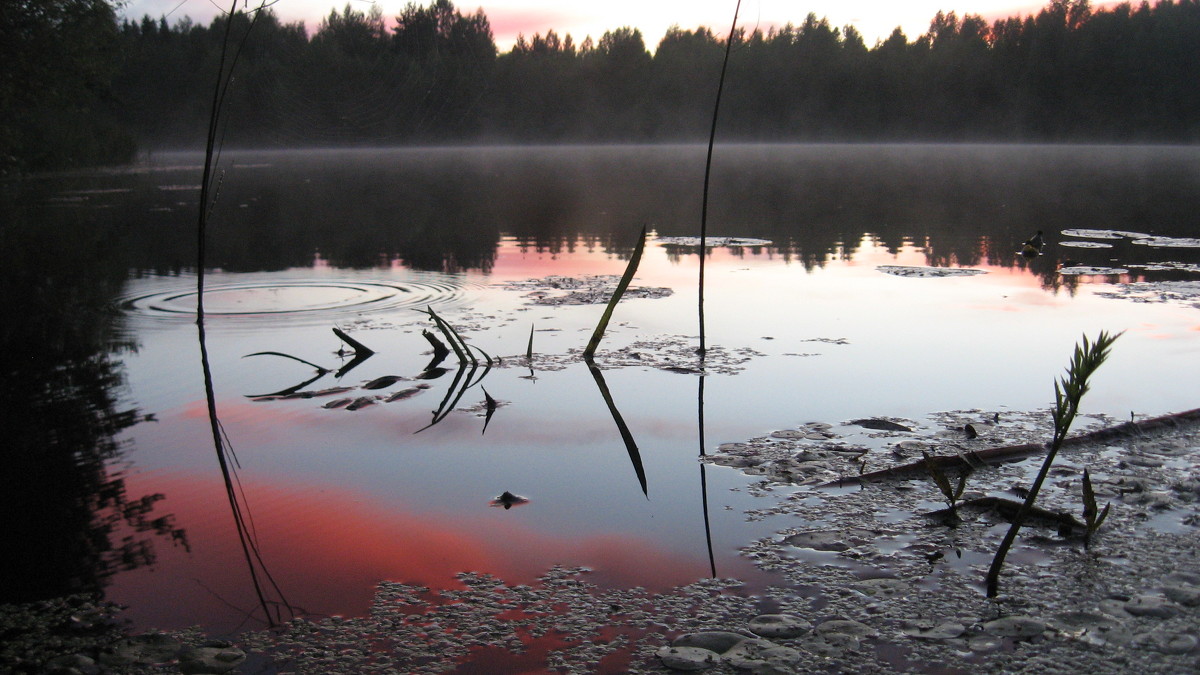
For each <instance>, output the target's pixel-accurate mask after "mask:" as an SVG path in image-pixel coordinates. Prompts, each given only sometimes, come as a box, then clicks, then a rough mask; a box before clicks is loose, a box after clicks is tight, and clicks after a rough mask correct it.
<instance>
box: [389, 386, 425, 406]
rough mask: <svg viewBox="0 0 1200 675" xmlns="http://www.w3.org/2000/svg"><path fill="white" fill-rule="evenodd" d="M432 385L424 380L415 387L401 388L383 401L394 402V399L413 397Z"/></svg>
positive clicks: (401, 399)
mask: <svg viewBox="0 0 1200 675" xmlns="http://www.w3.org/2000/svg"><path fill="white" fill-rule="evenodd" d="M430 386H431V385H429V384H426V383H424V382H422V383H421V384H418V385H417V386H415V387H408V388H406V389H401V390H400V391H398V392H395V393H394V394H392V395H391V396H388V397H387V398H385V399H383V402H384V403H392V402H394V401H403V400H404V399H408V398H412V397H413V396H416V395H417V394H419V393H421V392H422V391H425V390H426V389H429V388H430Z"/></svg>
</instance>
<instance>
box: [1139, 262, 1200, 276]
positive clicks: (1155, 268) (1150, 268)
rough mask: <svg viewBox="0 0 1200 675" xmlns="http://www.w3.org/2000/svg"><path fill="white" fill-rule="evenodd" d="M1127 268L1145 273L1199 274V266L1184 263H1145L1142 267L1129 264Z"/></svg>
mask: <svg viewBox="0 0 1200 675" xmlns="http://www.w3.org/2000/svg"><path fill="white" fill-rule="evenodd" d="M1129 266H1130V267H1131V268H1133V269H1138V270H1146V271H1147V272H1174V271H1179V272H1196V273H1200V264H1197V263H1184V262H1174V261H1168V262H1154V263H1146V264H1144V265H1138V264H1132V263H1131V264H1130V265H1129Z"/></svg>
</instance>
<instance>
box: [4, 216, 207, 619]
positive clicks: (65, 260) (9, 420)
mask: <svg viewBox="0 0 1200 675" xmlns="http://www.w3.org/2000/svg"><path fill="white" fill-rule="evenodd" d="M7 197H8V195H5V198H0V221H2V222H3V223H4V226H3V228H0V250H4V251H6V256H5V261H4V264H2V265H0V286H2V287H3V288H4V292H3V293H0V315H2V316H4V317H5V318H4V321H3V327H2V328H0V355H2V356H0V359H2V362H3V365H4V374H5V383H4V385H3V386H2V387H0V407H2V408H3V410H4V415H5V420H6V424H5V432H6V435H5V443H4V455H3V457H4V465H5V466H4V469H5V475H6V476H7V478H8V479H7V480H5V481H4V485H3V489H2V490H0V512H3V513H4V514H5V524H6V530H7V532H6V540H5V544H4V546H5V560H6V572H7V574H8V578H9V579H10V580H12V581H13V583H6V584H4V585H3V590H0V602H5V603H7V602H26V601H32V600H42V599H47V598H51V597H56V596H60V595H65V594H69V593H100V592H102V591H103V589H104V588H105V587H106V586H107V584H108V583H109V581H110V579H111V577H112V576H113V575H114V574H115V573H116V572H118V571H121V570H130V569H134V568H139V567H146V566H150V565H153V564H154V563H155V561H156V559H157V554H158V547H160V546H162V545H164V544H166V545H168V546H178V547H181V548H184V549H187V548H188V546H189V540H188V536H187V533H186V530H185V529H184V528H183V527H180V526H179V525H177V523H176V521H175V518H174V517H173V516H172V515H171V514H169V513H162V512H161V510H160V509H159V502H161V501H162V500H163V499H164V495H163V494H162V493H150V494H145V495H142V496H137V494H136V493H133V494H131V493H130V491H129V488H128V487H127V483H126V478H125V476H124V473H123V471H122V469H121V468H120V465H121V462H122V460H123V458H124V455H125V453H126V450H127V447H126V446H125V445H124V444H123V443H122V441H121V440H120V437H121V435H122V433H123V432H125V431H126V430H128V429H130V428H132V427H134V426H135V425H139V424H153V423H154V422H155V416H154V414H153V413H145V412H143V411H142V410H140V409H138V408H136V407H133V406H130V405H129V404H128V403H126V402H124V401H122V399H121V390H122V387H123V385H124V372H123V369H122V366H121V364H120V358H121V356H122V355H124V354H130V353H133V352H135V351H136V350H137V349H138V345H137V343H136V342H134V341H133V340H131V339H128V338H126V337H123V336H122V335H120V333H118V332H117V331H115V330H114V329H113V319H114V313H113V312H112V311H111V301H112V299H113V298H114V297H115V296H117V295H118V294H119V293H120V290H121V286H122V284H123V282H124V278H125V270H124V269H123V268H122V267H121V266H120V265H114V264H113V263H112V261H111V260H110V259H109V257H108V255H107V254H108V252H109V250H111V246H112V242H111V241H110V240H109V234H108V233H106V232H102V231H101V232H98V231H96V230H95V229H94V227H93V223H91V222H90V219H89V218H86V217H76V218H64V219H63V220H62V221H60V222H59V223H57V224H56V226H55V227H47V225H46V223H44V222H43V221H41V220H40V219H39V218H38V217H37V216H36V213H37V212H36V210H35V209H32V208H29V207H28V205H27V204H24V203H20V202H18V201H15V200H11V199H8V198H7Z"/></svg>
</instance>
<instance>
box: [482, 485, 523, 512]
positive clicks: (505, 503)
mask: <svg viewBox="0 0 1200 675" xmlns="http://www.w3.org/2000/svg"><path fill="white" fill-rule="evenodd" d="M528 503H529V499H528V498H526V497H522V496H520V495H514V494H513V493H511V492H509V491H508V490H505V491H504V492H503V493H502V494H501V495H500V496H499V497H496V498H495V499H493V500H492V501H490V502H488V506H496V507H503V508H504V509H505V510H506V511H507V510H508V509H511V508H512V507H514V506H524V505H526V504H528Z"/></svg>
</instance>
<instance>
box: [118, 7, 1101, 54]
mask: <svg viewBox="0 0 1200 675" xmlns="http://www.w3.org/2000/svg"><path fill="white" fill-rule="evenodd" d="M241 1H244V0H239V2H241ZM378 3H379V4H380V6H381V8H382V9H383V14H384V16H385V17H389V18H390V17H393V16H395V15H396V14H398V13H399V12H400V10H401V9H402V8H403V7H404V5H405V4H407V0H378ZM252 4H253V0H252ZM371 4H372V3H371V2H368V1H367V0H352V2H351V5H352V6H354V7H356V8H360V9H363V10H367V9H369V7H370V5H371ZM418 4H421V5H428V4H429V1H428V0H423V1H421V2H418ZM1045 4H1046V2H1033V3H1030V2H1022V1H1021V0H808V2H795V1H794V0H792V1H785V0H745V1H744V2H743V3H742V9H741V14H740V16H739V19H738V24H739V25H740V26H745V27H748V28H751V29H753V28H754V27H756V26H758V27H762V28H764V29H766V28H769V27H770V26H773V25H783V24H785V23H787V22H789V21H790V22H792V23H795V24H799V23H800V22H802V21H803V20H804V17H805V15H807V14H808V13H809V12H813V13H815V14H816V15H817V16H818V17H826V18H828V19H829V22H830V23H831V24H833V25H834V26H839V27H840V26H845V25H847V24H853V25H854V26H855V27H857V28H858V30H859V32H861V33H862V34H863V37H864V39H865V40H866V42H867V45H868V46H871V45H873V44H874V43H875V42H876V40H879V39H883V38H886V37H887V36H888V34H890V33H891V32H892V29H893V28H895V27H897V26H900V27H901V28H902V29H903V30H904V32H905V34H907V35H908V37H909V38H910V39H912V38H914V37H916V36H918V35H920V34H922V33H924V32H925V30H926V29H928V27H929V20H930V19H931V18H933V16H934V14H936V13H937V12H938V10H942V11H947V12H949V11H954V12H957V13H958V14H959V15H960V16H961V15H963V14H980V15H982V16H984V17H985V18H987V19H988V20H991V19H995V18H1001V17H1006V16H1012V15H1023V14H1029V13H1031V12H1036V11H1037V10H1038V9H1040V8H1041V7H1043V6H1045ZM1097 4H1099V3H1097ZM218 5H219V6H221V7H227V6H228V2H227V0H129V2H128V4H127V5H126V7H125V9H124V15H125V16H127V17H133V18H136V17H141V16H142V15H145V14H149V15H150V16H152V17H155V18H158V17H160V16H163V15H166V16H167V17H168V20H169V21H171V22H174V21H175V20H176V19H179V18H182V17H184V16H190V17H191V18H192V19H193V20H194V21H198V22H203V23H207V22H209V21H210V20H211V19H212V17H213V15H214V14H215V13H217V12H218V11H219V10H218V9H217V7H218ZM454 5H455V7H456V8H458V9H459V10H460V11H462V12H463V13H464V14H466V13H471V12H474V11H475V9H477V8H480V7H482V9H483V11H484V13H485V14H487V16H488V19H489V20H490V21H491V25H492V31H493V33H494V34H495V38H496V44H497V46H498V47H499V48H500V51H502V52H504V51H508V50H509V49H510V48H511V47H512V44H513V42H515V40H516V38H517V35H519V34H522V33H523V34H525V35H526V36H532V35H533V34H534V33H543V34H544V33H545V32H546V31H547V30H551V29H553V30H555V31H556V32H558V34H559V35H560V36H565V35H566V34H568V33H569V34H571V35H572V36H573V37H574V38H575V41H576V43H579V42H582V41H583V39H584V38H585V37H587V36H588V35H590V36H592V38H593V39H599V38H600V36H601V35H603V34H604V32H605V31H607V30H611V29H614V28H619V27H622V26H633V27H636V28H640V29H641V31H642V35H643V37H644V38H645V40H646V45H647V47H649V48H650V49H653V48H654V47H655V46H656V45H657V44H658V41H659V39H661V38H662V36H663V34H664V33H665V32H666V30H667V29H668V28H669V27H670V26H672V25H675V24H677V25H679V26H680V27H681V28H686V29H692V28H696V27H698V26H707V27H709V28H712V29H713V30H714V31H716V32H717V33H719V34H724V33H726V32H727V31H728V30H729V24H730V22H731V21H732V19H733V9H734V7H735V5H736V0H651V1H650V2H647V1H646V0H604V1H602V2H572V1H569V0H484V1H483V2H472V1H471V0H461V1H459V2H455V3H454ZM344 6H345V0H279V1H278V2H277V3H276V4H275V5H274V11H275V13H276V14H278V15H279V16H280V18H282V19H283V20H284V21H288V22H290V21H304V23H305V25H306V26H307V27H308V29H309V31H310V33H311V32H312V31H313V30H315V29H316V27H317V25H318V24H319V22H320V20H321V17H322V16H325V15H327V14H328V13H329V11H330V9H332V8H334V7H337V8H338V9H339V10H340V9H341V8H342V7H344Z"/></svg>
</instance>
